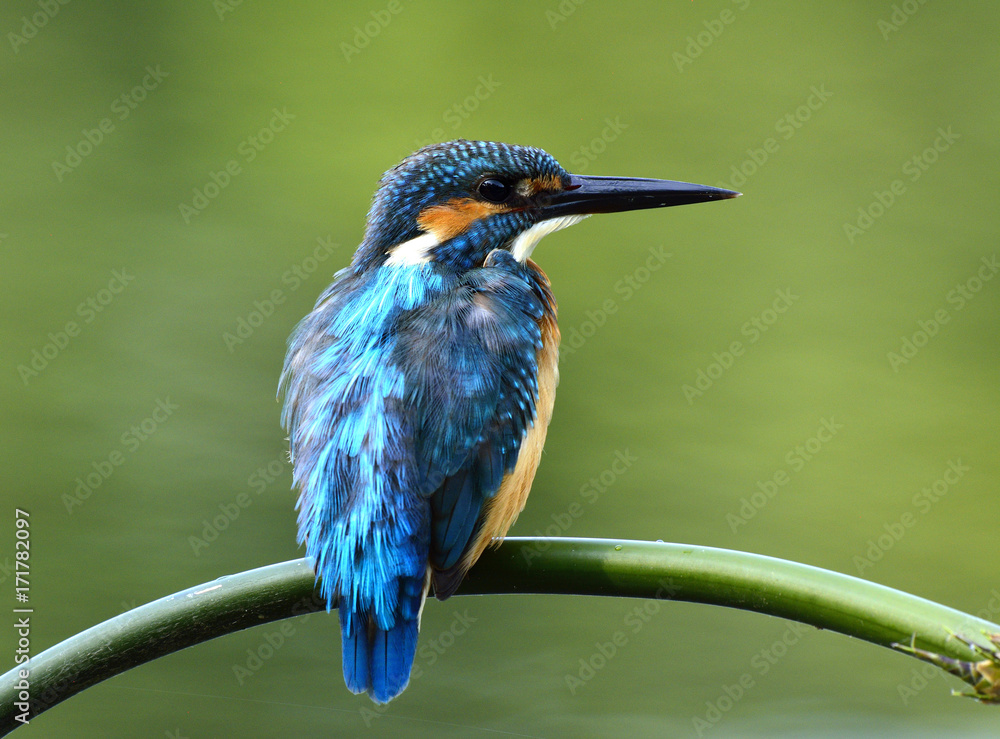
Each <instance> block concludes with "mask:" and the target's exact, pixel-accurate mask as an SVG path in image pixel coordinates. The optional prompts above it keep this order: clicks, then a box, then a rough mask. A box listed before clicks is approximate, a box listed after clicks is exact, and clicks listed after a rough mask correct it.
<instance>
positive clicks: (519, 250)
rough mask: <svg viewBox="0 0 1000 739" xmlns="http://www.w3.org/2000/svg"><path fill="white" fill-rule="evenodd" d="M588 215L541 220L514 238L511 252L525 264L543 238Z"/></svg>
mask: <svg viewBox="0 0 1000 739" xmlns="http://www.w3.org/2000/svg"><path fill="white" fill-rule="evenodd" d="M586 217H587V216H560V217H559V218H550V219H548V220H547V221H539V222H538V223H536V224H535V225H534V226H532V227H531V228H529V229H528V230H527V231H525V232H524V233H522V234H521V235H520V236H518V237H517V238H516V239H514V243H513V244H512V245H511V247H510V252H511V254H513V255H514V258H515V259H516V260H517V261H519V262H521V263H522V264H523V263H524V262H525V261H527V259H528V257H530V256H531V252H533V251H534V250H535V247H536V246H537V245H538V242H539V241H541V240H542V238H544V237H545V236H548V235H549V234H550V233H553V232H554V231H558V230H560V229H562V228H566V227H567V226H572V225H573V224H574V223H579V222H580V221H582V220H583V219H584V218H586Z"/></svg>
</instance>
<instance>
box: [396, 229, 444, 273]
mask: <svg viewBox="0 0 1000 739" xmlns="http://www.w3.org/2000/svg"><path fill="white" fill-rule="evenodd" d="M439 243H440V242H439V241H438V240H437V237H436V236H435V235H434V234H432V233H425V234H421V235H420V236H417V237H415V238H412V239H410V240H409V241H404V242H403V243H402V244H397V245H396V246H394V247H392V249H391V250H390V251H389V258H388V259H386V260H385V263H386V264H399V265H404V264H408V265H413V264H426V263H427V262H429V261H431V249H433V248H434V247H435V246H437V245H438V244H439Z"/></svg>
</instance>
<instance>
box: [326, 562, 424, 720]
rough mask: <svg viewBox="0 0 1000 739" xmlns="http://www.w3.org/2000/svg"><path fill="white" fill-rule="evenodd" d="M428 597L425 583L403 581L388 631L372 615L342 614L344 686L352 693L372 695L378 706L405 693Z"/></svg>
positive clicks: (409, 579)
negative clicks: (421, 613)
mask: <svg viewBox="0 0 1000 739" xmlns="http://www.w3.org/2000/svg"><path fill="white" fill-rule="evenodd" d="M425 597H426V591H425V589H424V582H423V580H418V579H416V578H404V579H402V581H401V583H400V592H399V599H398V601H397V604H396V608H395V613H394V616H395V622H394V623H393V624H392V626H390V627H389V628H388V629H382V628H379V626H378V625H377V624H376V623H375V621H374V619H372V618H370V617H369V615H368V614H359V613H354V614H350V617H347V615H346V614H343V613H342V614H340V628H341V637H342V643H343V661H344V682H345V683H347V687H348V688H349V689H350V691H351V692H352V693H356V694H357V693H368V695H369V696H370V697H371V699H372V700H373V701H375V702H376V703H388V702H389V701H391V700H392V699H393V698H395V697H396V696H397V695H399V694H400V693H402V692H403V690H404V689H405V688H406V686H407V684H408V683H409V682H410V671H411V670H412V669H413V658H414V657H415V656H416V653H417V633H418V631H419V628H420V609H421V606H422V604H423V601H424V598H425Z"/></svg>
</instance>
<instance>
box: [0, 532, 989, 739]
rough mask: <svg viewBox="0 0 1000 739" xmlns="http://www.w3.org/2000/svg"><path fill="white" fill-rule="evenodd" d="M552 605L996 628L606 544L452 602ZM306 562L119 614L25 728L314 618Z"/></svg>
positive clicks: (893, 636)
mask: <svg viewBox="0 0 1000 739" xmlns="http://www.w3.org/2000/svg"><path fill="white" fill-rule="evenodd" d="M493 593H563V594H574V595H610V596H619V597H622V596H624V597H634V598H668V599H672V600H682V601H691V602H696V603H708V604H713V605H721V606H729V607H731V608H741V609H744V610H750V611H757V612H759V613H767V614H770V615H772V616H780V617H782V618H788V619H793V620H795V621H801V622H803V623H806V624H811V625H813V626H816V627H819V628H822V629H828V630H830V631H837V632H840V633H842V634H846V635H848V636H854V637H857V638H859V639H864V640H866V641H870V642H872V643H874V644H879V645H881V646H885V647H889V646H891V645H892V644H893V643H895V642H903V643H907V642H910V640H911V638H913V637H914V636H915V643H916V645H917V646H919V647H921V648H923V649H925V650H929V651H932V652H936V653H939V654H941V655H945V656H947V657H951V658H954V659H959V660H970V659H975V658H977V655H976V654H975V652H973V651H972V650H971V649H970V648H969V647H968V646H967V645H965V644H964V643H962V641H960V640H956V639H951V638H950V637H949V632H955V633H959V634H964V635H966V636H968V637H971V638H977V637H978V636H979V634H980V633H981V632H983V631H988V632H1000V626H998V625H997V624H993V623H990V622H989V621H985V620H983V619H979V618H976V617H974V616H970V615H969V614H966V613H962V612H961V611H956V610H954V609H952V608H947V607H945V606H942V605H939V604H937V603H933V602H931V601H928V600H924V599H923V598H918V597H916V596H913V595H908V594H907V593H903V592H900V591H898V590H893V589H892V588H887V587H884V586H881V585H876V584H875V583H871V582H868V581H865V580H859V579H858V578H855V577H850V576H848V575H841V574H838V573H835V572H830V571H829V570H822V569H819V568H816V567H810V566H808V565H803V564H797V563H795V562H788V561H786V560H781V559H774V558H771V557H765V556H762V555H757V554H749V553H746V552H734V551H730V550H726V549H713V548H710V547H698V546H685V545H682V544H664V543H659V542H657V543H650V542H639V541H614V540H607V539H545V538H534V537H531V538H508V539H507V540H506V541H504V543H503V544H502V545H501V546H500V547H499V548H498V549H497V550H495V551H490V552H487V553H486V554H485V555H484V556H483V557H482V558H481V560H480V561H479V563H478V564H477V565H476V567H475V568H474V569H473V570H472V572H470V573H469V576H468V578H467V579H466V581H465V583H464V584H463V585H462V588H461V589H460V590H459V593H458V594H459V595H483V594H493ZM323 607H324V606H323V603H322V601H321V600H320V599H319V598H318V597H317V596H316V595H315V593H314V582H313V573H312V569H311V568H310V566H309V565H308V563H306V561H305V560H301V559H300V560H294V561H291V562H283V563H281V564H275V565H270V566H268V567H262V568H260V569H256V570H250V571H248V572H241V573H239V574H236V575H230V576H228V577H221V578H219V579H218V580H213V581H212V582H209V583H206V584H204V585H199V586H197V587H194V588H191V589H189V590H185V591H183V592H180V593H176V594H174V595H170V596H167V597H166V598H161V599H160V600H157V601H153V602H152V603H148V604H146V605H144V606H140V607H139V608H135V609H133V610H131V611H128V612H126V613H123V614H121V615H119V616H116V617H115V618H112V619H110V620H108V621H105V622H104V623H102V624H98V625H97V626H94V627H92V628H90V629H87V630H86V631H84V632H82V633H80V634H77V635H76V636H73V637H71V638H69V639H67V640H65V641H63V642H61V643H59V644H56V645H55V646H54V647H51V648H49V649H47V650H46V651H44V652H42V653H40V654H38V655H36V656H35V657H33V658H32V659H31V661H30V662H29V663H28V666H29V667H30V677H29V678H28V681H29V683H30V704H31V710H30V716H31V717H32V718H34V717H35V716H37V715H38V714H39V713H41V712H42V711H45V710H47V709H49V708H51V707H52V706H54V705H56V704H57V703H60V702H61V701H64V700H66V699H67V698H69V697H70V696H72V695H75V694H76V693H79V692H80V691H81V690H83V689H85V688H87V687H89V686H91V685H94V684H96V683H98V682H101V681H102V680H106V679H107V678H109V677H112V676H114V675H117V674H119V673H122V672H125V671H126V670H128V669H130V668H132V667H135V666H136V665H141V664H143V663H145V662H149V661H151V660H153V659H156V658H157V657H162V656H163V655H166V654H170V653H171V652H176V651H178V650H180V649H183V648H184V647H189V646H192V645H194V644H198V643H201V642H204V641H208V640H209V639H213V638H215V637H217V636H221V635H223V634H229V633H232V632H234V631H239V630H241V629H246V628H249V627H251V626H257V625H259V624H264V623H268V622H270V621H276V620H279V619H283V618H289V617H290V616H297V615H302V614H305V613H310V612H312V611H317V610H322V609H323ZM23 667H24V665H20V666H19V667H16V668H15V669H13V670H11V671H10V672H8V673H6V674H5V675H3V676H0V735H2V734H6V733H7V732H9V731H11V730H12V729H14V728H17V727H18V726H20V725H21V723H20V722H18V720H17V718H16V717H17V715H18V714H21V713H22V712H23V709H22V708H19V707H18V705H17V704H18V703H19V702H20V700H19V697H18V694H19V689H18V681H19V679H20V678H19V675H18V670H19V669H20V668H23Z"/></svg>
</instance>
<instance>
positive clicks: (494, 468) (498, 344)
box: [395, 250, 555, 599]
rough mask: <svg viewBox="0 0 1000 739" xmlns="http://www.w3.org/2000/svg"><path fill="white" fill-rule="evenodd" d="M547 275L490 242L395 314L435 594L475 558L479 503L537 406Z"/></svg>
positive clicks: (447, 588) (551, 313)
mask: <svg viewBox="0 0 1000 739" xmlns="http://www.w3.org/2000/svg"><path fill="white" fill-rule="evenodd" d="M554 317H555V304H554V300H553V298H552V295H551V292H550V291H549V289H548V281H547V280H546V279H545V277H544V275H543V274H542V273H541V272H540V271H538V270H536V269H535V268H534V267H533V266H525V265H522V264H521V263H519V262H518V261H517V260H516V259H514V258H513V257H512V256H511V255H510V253H509V252H506V251H499V250H498V251H495V252H493V253H492V254H491V255H490V257H489V258H488V259H487V261H486V264H485V266H484V267H483V268H482V269H476V270H472V271H470V272H468V273H466V274H465V275H464V276H463V278H462V280H461V283H460V284H459V285H458V286H457V287H456V289H454V290H452V291H450V292H449V293H448V294H447V295H445V296H442V298H441V299H439V300H436V301H432V302H430V303H428V304H427V305H424V306H421V307H419V308H417V309H415V310H413V311H412V312H410V313H409V314H407V315H406V316H404V317H401V320H400V321H399V323H398V324H397V330H396V342H397V343H396V352H395V357H396V360H395V361H396V363H397V364H398V365H399V366H400V367H401V368H402V370H403V374H404V377H405V378H406V380H405V384H406V387H407V388H409V390H410V394H409V396H408V398H409V400H410V403H411V404H412V407H414V408H417V409H419V412H418V413H419V415H418V418H417V419H415V421H414V424H413V429H414V431H415V442H416V445H415V448H416V458H417V460H418V465H419V479H420V481H421V491H422V492H423V493H424V494H425V495H428V496H429V501H430V508H431V542H430V552H429V557H430V563H431V566H432V568H433V571H434V572H433V579H434V589H435V594H436V595H437V596H438V597H439V598H442V599H443V598H447V597H448V596H449V595H451V594H452V593H453V592H454V590H455V589H456V588H457V587H458V585H459V584H460V583H461V580H462V577H463V576H464V575H465V572H466V570H467V569H468V568H469V566H470V565H471V562H469V561H467V559H466V558H465V557H464V555H465V554H466V553H467V552H468V551H469V548H470V546H471V545H472V543H473V541H474V540H475V538H476V535H477V533H478V531H479V528H480V526H481V525H482V517H483V512H484V504H485V503H486V501H487V500H489V499H490V498H492V497H493V496H495V495H496V494H497V491H498V490H499V489H500V487H501V483H502V481H503V479H504V476H505V475H507V474H509V473H510V472H511V471H512V470H513V469H514V467H515V465H516V463H517V459H518V453H519V451H520V446H521V443H522V440H523V439H524V436H525V433H526V432H527V431H528V429H529V428H530V427H531V425H532V423H533V422H534V419H535V415H536V402H537V399H538V354H539V352H540V351H541V349H542V323H543V320H545V319H546V318H549V319H551V320H552V321H554Z"/></svg>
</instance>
